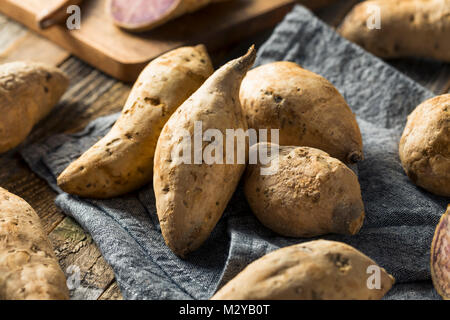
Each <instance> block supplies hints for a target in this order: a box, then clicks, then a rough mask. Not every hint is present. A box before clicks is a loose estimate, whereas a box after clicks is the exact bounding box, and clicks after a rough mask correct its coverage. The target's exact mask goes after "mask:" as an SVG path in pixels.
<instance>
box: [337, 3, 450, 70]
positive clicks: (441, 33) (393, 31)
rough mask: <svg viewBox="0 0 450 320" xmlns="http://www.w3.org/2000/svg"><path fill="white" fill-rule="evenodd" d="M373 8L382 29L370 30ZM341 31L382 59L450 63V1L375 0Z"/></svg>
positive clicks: (354, 13)
mask: <svg viewBox="0 0 450 320" xmlns="http://www.w3.org/2000/svg"><path fill="white" fill-rule="evenodd" d="M371 6H378V7H379V8H380V10H381V20H380V21H381V29H369V28H368V27H367V23H366V21H367V20H368V19H369V18H370V15H371V14H372V13H371V12H370V11H368V10H369V8H370V7H371ZM338 32H339V33H340V34H341V35H342V36H343V37H345V38H347V39H348V40H350V41H353V42H355V43H357V44H358V45H360V46H362V47H363V48H365V49H366V50H367V51H369V52H371V53H373V54H375V55H377V56H379V57H382V58H400V57H422V58H432V59H436V60H442V61H447V62H450V41H449V40H448V35H449V34H450V0H375V1H364V2H362V3H360V4H358V5H356V6H355V7H354V8H353V10H352V11H351V12H350V13H349V14H348V15H347V17H346V18H345V19H344V21H343V23H342V24H341V26H340V27H339V29H338Z"/></svg>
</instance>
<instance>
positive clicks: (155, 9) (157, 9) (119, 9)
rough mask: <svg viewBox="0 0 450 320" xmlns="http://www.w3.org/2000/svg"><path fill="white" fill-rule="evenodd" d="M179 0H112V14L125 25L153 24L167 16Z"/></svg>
mask: <svg viewBox="0 0 450 320" xmlns="http://www.w3.org/2000/svg"><path fill="white" fill-rule="evenodd" d="M176 2H177V0H133V1H130V0H112V1H111V4H110V6H111V8H110V9H111V15H112V17H113V19H114V20H115V21H116V22H117V23H119V24H123V25H128V26H131V27H132V26H140V25H144V24H151V23H152V22H154V21H158V20H159V19H160V18H161V17H163V16H165V15H166V14H167V13H168V12H169V11H170V10H171V8H172V7H173V5H174V4H175V3H176Z"/></svg>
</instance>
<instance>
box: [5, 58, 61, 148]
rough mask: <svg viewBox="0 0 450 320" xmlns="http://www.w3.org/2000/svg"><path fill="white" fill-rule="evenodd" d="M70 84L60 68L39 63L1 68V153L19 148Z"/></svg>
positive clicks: (17, 64) (15, 63) (15, 64)
mask: <svg viewBox="0 0 450 320" xmlns="http://www.w3.org/2000/svg"><path fill="white" fill-rule="evenodd" d="M68 85H69V79H68V78H67V76H66V75H65V74H64V73H63V72H62V71H60V70H59V69H58V68H54V67H51V66H47V65H45V64H41V63H36V62H11V63H6V64H3V65H0V115H1V116H0V153H3V152H6V151H8V150H10V149H12V148H14V147H16V146H18V145H19V144H20V143H21V142H22V141H23V140H25V138H26V137H27V136H28V134H29V133H30V132H31V129H32V128H33V126H34V125H35V124H36V123H37V122H39V121H40V120H41V119H43V118H44V117H45V116H47V115H48V114H49V112H50V111H51V110H52V108H53V107H54V106H55V105H56V103H57V102H58V101H59V99H60V98H61V96H62V95H63V93H64V92H65V91H66V89H67V86H68Z"/></svg>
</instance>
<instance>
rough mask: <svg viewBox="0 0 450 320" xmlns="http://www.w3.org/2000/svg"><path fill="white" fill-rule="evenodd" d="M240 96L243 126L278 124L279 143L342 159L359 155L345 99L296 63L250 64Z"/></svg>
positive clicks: (355, 159)
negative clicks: (250, 67) (250, 68)
mask: <svg viewBox="0 0 450 320" xmlns="http://www.w3.org/2000/svg"><path fill="white" fill-rule="evenodd" d="M240 99H241V104H242V108H243V110H244V114H245V116H246V119H247V122H248V126H249V128H253V129H256V130H259V129H279V144H280V145H286V146H308V147H312V148H317V149H320V150H323V151H325V152H327V153H329V154H330V155H331V156H332V157H335V158H338V159H339V160H341V161H343V162H345V163H347V164H349V163H350V164H351V163H356V162H358V161H360V160H362V159H363V157H364V156H363V151H362V148H363V145H362V137H361V132H360V130H359V126H358V123H357V122H356V118H355V115H354V114H353V113H352V111H351V109H350V108H349V106H348V105H347V103H346V101H345V99H344V98H343V97H342V95H341V94H340V93H339V92H338V90H337V89H336V88H335V87H334V86H333V85H332V84H331V83H330V82H329V81H328V80H326V79H325V78H323V77H321V76H319V75H317V74H315V73H313V72H311V71H308V70H305V69H303V68H301V67H300V66H299V65H297V64H296V63H293V62H287V61H281V62H274V63H269V64H266V65H263V66H261V67H258V68H255V69H253V70H252V71H250V72H249V73H248V74H247V76H246V77H245V79H244V81H243V82H242V87H241V90H240ZM268 141H269V142H270V141H271V137H270V135H269V138H268ZM274 142H275V143H276V141H274Z"/></svg>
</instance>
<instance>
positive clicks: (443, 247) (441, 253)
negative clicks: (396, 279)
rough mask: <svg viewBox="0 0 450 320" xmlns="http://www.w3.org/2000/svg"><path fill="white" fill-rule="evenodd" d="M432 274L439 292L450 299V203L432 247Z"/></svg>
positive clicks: (437, 229)
mask: <svg viewBox="0 0 450 320" xmlns="http://www.w3.org/2000/svg"><path fill="white" fill-rule="evenodd" d="M431 275H432V278H433V283H434V286H435V288H436V290H437V291H438V293H439V294H440V295H441V296H442V297H443V298H444V299H450V205H449V208H448V210H447V213H446V214H444V216H443V217H442V219H441V221H440V223H439V224H438V226H437V228H436V232H435V235H434V239H433V244H432V248H431Z"/></svg>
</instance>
